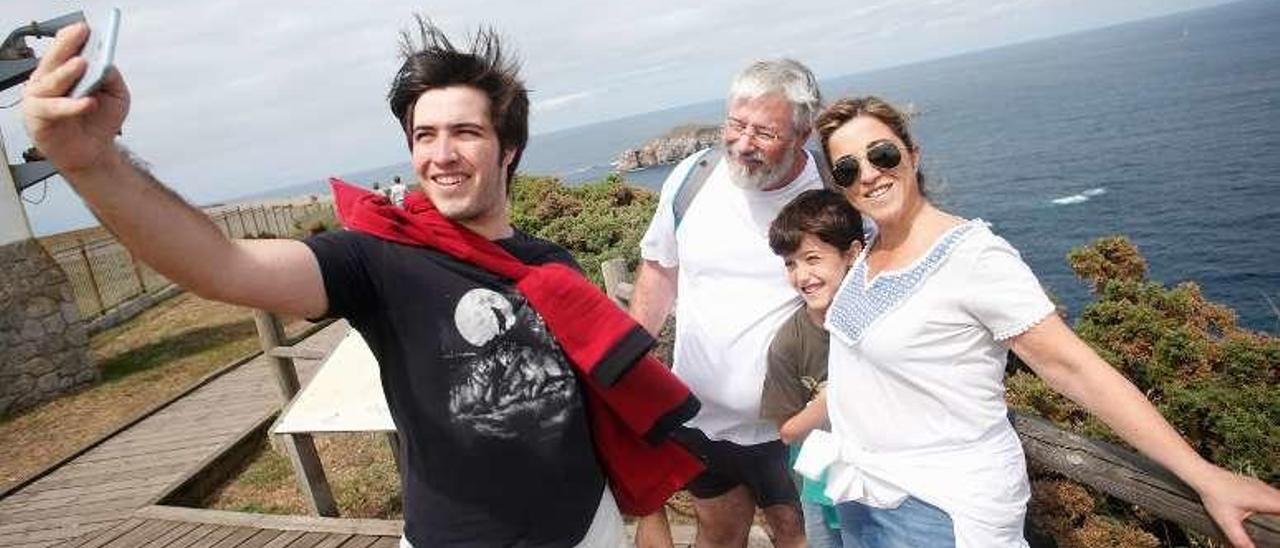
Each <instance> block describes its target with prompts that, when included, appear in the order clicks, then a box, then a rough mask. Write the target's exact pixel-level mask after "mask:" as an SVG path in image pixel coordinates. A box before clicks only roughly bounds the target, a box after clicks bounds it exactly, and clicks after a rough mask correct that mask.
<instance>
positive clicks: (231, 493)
mask: <svg viewBox="0 0 1280 548" xmlns="http://www.w3.org/2000/svg"><path fill="white" fill-rule="evenodd" d="M315 440H316V451H317V452H318V453H320V461H321V462H322V463H323V464H324V471H325V476H326V477H327V478H328V480H329V487H330V489H331V490H332V492H333V498H334V500H335V501H336V502H337V504H338V513H339V515H341V516H342V517H344V518H369V519H402V516H403V514H402V512H403V509H402V505H401V504H402V503H401V498H400V477H399V475H398V474H397V473H396V465H395V462H394V461H393V460H392V457H391V450H390V449H389V448H388V446H387V443H386V438H385V437H384V436H383V435H382V434H373V433H362V434H332V435H324V436H315ZM205 506H206V507H208V508H214V509H218V510H232V511H236V512H256V513H264V514H288V515H306V514H308V513H310V511H309V510H308V509H307V505H306V503H305V502H304V501H303V498H302V494H301V492H299V491H298V486H297V483H296V481H295V480H294V477H293V469H292V467H291V466H290V465H289V459H288V458H287V457H285V456H284V455H283V454H281V453H280V452H278V451H276V450H275V449H273V448H271V447H264V448H263V449H262V451H260V452H259V453H258V454H257V455H256V456H254V458H253V459H252V460H251V461H250V462H249V463H248V465H247V466H245V468H244V470H243V471H241V472H240V474H239V475H238V476H237V477H236V478H235V479H234V480H232V481H231V482H229V483H228V484H227V485H225V486H223V487H222V488H221V489H219V490H218V492H216V493H214V494H213V496H212V497H210V500H209V501H207V502H206V504H205Z"/></svg>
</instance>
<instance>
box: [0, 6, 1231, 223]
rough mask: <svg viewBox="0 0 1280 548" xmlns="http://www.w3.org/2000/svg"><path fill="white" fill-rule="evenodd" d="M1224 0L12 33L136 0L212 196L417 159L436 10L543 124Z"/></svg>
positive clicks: (299, 17)
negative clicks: (421, 40) (407, 74)
mask: <svg viewBox="0 0 1280 548" xmlns="http://www.w3.org/2000/svg"><path fill="white" fill-rule="evenodd" d="M1219 1H1220V0H1178V1H1176V2H1172V1H1167V0H1131V1H1130V2H1112V1H1109V0H1079V1H1071V0H1035V1H1031V2H1025V1H1018V2H1013V1H1006V2H1003V3H1001V4H995V5H992V4H989V3H987V2H984V1H981V0H920V1H914V2H903V1H890V0H868V1H861V2H857V3H849V2H840V1H836V0H826V1H820V2H806V3H799V4H785V3H780V2H777V1H776V0H771V1H764V0H732V1H731V0H707V1H704V2H700V3H697V4H692V5H691V4H689V3H687V2H675V1H656V2H583V3H579V2H567V1H563V0H551V1H546V2H533V3H530V2H514V1H509V2H486V3H475V2H470V1H466V0H438V1H435V2H432V3H431V4H430V5H425V4H422V3H421V2H416V1H407V0H370V1H366V2H360V3H354V2H353V3H318V2H303V1H300V0H292V1H276V2H258V1H255V0H211V1H206V2H171V1H165V0H88V1H85V2H82V3H77V4H72V3H69V2H50V1H48V0H5V2H4V6H5V9H4V14H3V15H2V16H0V26H4V25H7V26H8V28H0V33H7V31H8V30H9V29H10V28H13V27H15V26H17V25H19V24H22V23H24V22H26V21H30V20H33V19H35V20H42V19H46V18H49V17H53V16H56V15H60V14H62V13H66V12H68V11H71V10H73V9H77V8H80V7H83V9H85V11H87V12H90V13H95V12H101V11H102V10H103V9H105V8H106V7H107V6H110V5H120V6H121V7H122V10H123V20H122V25H121V37H120V48H119V51H118V54H119V55H118V65H119V66H120V68H121V70H122V72H124V74H125V77H126V79H127V81H128V83H129V85H130V88H131V91H132V92H133V98H134V102H133V107H132V112H131V114H130V117H129V119H128V121H127V123H126V126H125V137H124V139H125V141H126V142H127V143H129V145H130V146H132V147H133V148H135V150H137V151H138V152H139V153H141V154H142V155H143V156H144V157H146V158H147V159H148V160H149V161H150V162H151V163H152V164H153V165H154V166H155V169H156V171H157V172H158V173H159V174H160V175H161V176H162V177H163V178H164V179H165V180H166V181H167V182H168V183H170V184H171V185H172V186H173V187H174V188H175V189H177V190H178V192H180V193H182V194H183V195H185V196H188V197H191V198H193V199H196V200H200V201H206V200H217V199H225V198H228V197H233V196H236V195H241V194H245V193H248V192H254V191H258V190H262V189H263V188H264V187H269V186H273V185H274V186H280V185H285V184H290V183H295V182H299V181H305V180H310V179H317V178H321V177H323V176H326V175H329V174H333V173H344V172H351V171H355V170H359V169H363V168H368V167H373V166H379V165H386V164H390V163H394V162H399V161H403V160H404V158H405V152H404V148H403V145H402V143H401V140H400V135H399V131H398V130H397V128H396V126H395V124H394V122H393V121H392V119H391V116H390V114H389V113H388V112H387V107H386V104H385V96H386V92H387V86H388V84H389V82H390V78H391V75H392V73H393V72H394V71H395V69H396V67H397V66H398V60H397V58H396V57H397V41H398V38H399V36H398V33H399V31H400V30H401V29H403V28H405V27H407V26H408V25H409V24H410V23H411V18H410V15H411V14H412V13H413V12H415V11H419V10H422V9H424V8H425V9H427V10H428V13H427V15H430V16H432V17H434V19H435V21H436V22H437V23H438V24H440V25H441V26H442V27H443V28H444V29H445V30H446V31H448V32H449V33H450V34H451V36H455V37H459V38H461V37H463V36H465V34H466V33H467V32H469V31H472V30H474V29H475V28H476V27H477V26H480V25H489V26H492V27H494V28H496V29H498V30H499V31H500V32H501V33H502V34H503V35H504V38H505V39H506V44H507V45H508V46H511V47H513V48H514V50H515V51H517V52H518V53H519V54H520V57H521V59H522V60H523V76H524V78H525V80H526V82H527V83H528V85H529V87H530V89H531V90H533V98H534V101H535V116H534V117H533V120H532V127H531V130H532V132H533V133H534V134H535V135H536V134H537V133H540V132H547V131H552V130H556V129H561V128H566V127H571V126H575V125H580V124H586V123H590V122H595V121H601V120H606V119H613V118H618V117H622V116H627V115H631V114H638V113H642V112H647V111H651V110H656V109H662V108H668V107H674V106H678V105H682V104H687V103H691V102H695V101H702V100H707V99H712V98H715V97H720V96H722V95H723V93H724V91H725V89H726V87H727V85H728V82H729V79H730V78H731V77H732V74H733V73H734V72H736V71H737V70H739V69H740V68H741V67H743V66H745V65H746V64H747V63H748V62H749V61H751V60H752V59H755V58H759V57H770V56H777V55H790V56H794V57H796V58H798V59H800V60H801V61H804V62H805V63H807V64H809V65H810V66H811V67H813V68H814V69H815V71H817V72H818V73H819V76H821V77H823V78H832V77H836V76H840V75H844V74H848V73H851V72H857V71H862V70H868V69H872V68H880V67H885V66H890V65H896V64H902V63H906V62H912V61H917V60H922V59H925V58H931V57H939V56H944V55H950V54H955V53H959V52H961V51H967V50H972V49H976V48H984V47H992V46H996V45H1000V44H1003V43H1008V42H1012V41H1021V40H1027V39H1030V38H1034V37H1039V36H1044V35H1048V34H1053V33H1055V32H1067V31H1071V30H1078V29H1081V28H1085V27H1089V26H1098V25H1102V24H1108V23H1114V22H1119V21H1122V20H1126V19H1133V18H1136V17H1141V16H1144V15H1155V14H1159V13H1164V12H1168V11H1174V10H1178V9H1187V8H1189V7H1195V6H1196V5H1204V4H1212V3H1217V2H1219ZM992 9H998V10H1001V11H1002V13H1001V14H1000V15H998V16H994V15H993V14H992V12H991V10H992ZM923 29H927V30H923ZM32 43H33V45H35V46H36V47H37V49H38V50H39V49H43V47H45V46H44V45H43V44H45V43H47V41H33V42H32ZM16 97H17V95H16V93H15V92H13V91H10V92H7V93H4V94H0V105H3V104H6V103H8V102H10V101H12V100H13V99H14V98H16ZM542 97H546V98H545V99H543V98H542ZM18 110H19V109H9V110H3V111H0V132H3V135H4V138H5V141H6V145H7V149H8V151H9V156H10V158H11V159H13V158H17V157H18V155H19V154H20V153H21V150H22V149H23V148H25V147H26V145H27V139H26V136H25V135H24V134H23V130H22V128H21V124H20V121H19V119H18V112H17V111H18ZM535 139H536V137H535ZM28 212H29V213H30V216H31V217H32V218H33V219H34V222H35V223H36V224H37V225H38V226H39V227H41V230H46V231H47V230H51V229H61V228H65V227H66V226H67V225H70V224H83V223H88V222H91V220H90V217H89V216H88V214H87V212H86V211H85V210H84V209H83V208H82V207H81V206H80V205H79V204H78V203H77V202H76V201H75V200H69V199H66V196H65V195H64V194H60V193H58V192H54V193H51V195H50V198H49V200H48V201H46V203H45V204H42V205H40V206H30V207H29V208H28Z"/></svg>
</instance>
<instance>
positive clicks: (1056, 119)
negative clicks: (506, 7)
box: [354, 0, 1280, 333]
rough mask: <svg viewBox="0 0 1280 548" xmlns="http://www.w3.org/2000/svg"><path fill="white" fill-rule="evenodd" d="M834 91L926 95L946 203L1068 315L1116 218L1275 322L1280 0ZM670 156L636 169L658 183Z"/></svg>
mask: <svg viewBox="0 0 1280 548" xmlns="http://www.w3.org/2000/svg"><path fill="white" fill-rule="evenodd" d="M850 55H856V52H850ZM819 76H820V77H822V76H823V75H819ZM727 78H728V76H727V75H726V86H727V85H728V82H727ZM823 92H824V94H825V95H826V96H827V98H828V100H830V99H833V98H837V97H840V96H843V95H847V94H869V93H873V94H878V95H882V96H884V97H886V98H888V99H890V100H891V101H894V102H895V103H898V104H900V105H910V106H911V107H912V108H913V109H914V110H916V111H917V112H918V113H919V116H918V118H917V119H916V121H915V124H914V131H915V133H916V135H915V136H916V140H917V141H918V143H919V144H920V145H921V147H922V149H923V151H924V168H925V172H926V174H927V176H928V177H929V178H930V185H931V186H932V189H931V191H932V193H933V196H934V197H935V198H936V201H937V202H938V203H939V204H940V205H941V206H942V207H943V208H944V209H947V210H949V211H951V212H953V213H956V214H958V215H961V216H964V217H970V218H973V217H979V218H982V219H984V220H986V221H988V222H991V223H992V224H993V225H994V229H995V231H996V232H997V233H998V234H1000V235H1002V236H1004V237H1005V238H1006V239H1008V240H1009V241H1010V242H1011V243H1012V244H1013V245H1014V246H1015V247H1017V248H1018V249H1019V250H1020V251H1021V253H1022V255H1023V258H1024V259H1025V260H1026V261H1027V262H1028V263H1029V264H1030V265H1031V267H1032V268H1033V269H1034V270H1035V272H1036V274H1037V275H1038V276H1039V277H1040V280H1041V282H1042V283H1043V284H1044V285H1045V286H1046V288H1047V289H1049V290H1050V291H1051V292H1052V293H1053V294H1054V295H1056V296H1057V297H1058V298H1059V299H1060V300H1061V301H1062V302H1063V304H1065V305H1066V306H1067V308H1068V312H1069V313H1070V314H1072V315H1073V316H1074V315H1077V314H1079V312H1080V310H1081V308H1082V307H1083V305H1084V303H1086V302H1087V301H1088V300H1089V299H1090V296H1089V294H1088V290H1087V288H1086V287H1085V286H1084V285H1083V284H1082V283H1080V282H1079V280H1077V279H1076V278H1075V276H1074V275H1073V274H1072V273H1071V271H1070V269H1069V267H1068V265H1067V263H1066V255H1067V253H1068V252H1069V251H1070V250H1071V249H1072V248H1073V247H1077V246H1080V245H1084V244H1086V243H1088V242H1090V241H1092V240H1093V239H1095V238H1098V237H1101V236H1105V235H1111V234H1123V235H1126V236H1128V237H1129V238H1130V239H1132V240H1133V241H1134V242H1135V243H1136V244H1137V246H1138V247H1139V249H1140V250H1141V252H1142V253H1143V255H1144V256H1145V257H1146V259H1147V261H1148V265H1149V270H1150V275H1151V277H1152V278H1153V279H1156V280H1159V281H1161V282H1164V283H1167V284H1174V283H1178V282H1181V281H1184V280H1193V281H1195V282H1197V283H1199V284H1200V286H1201V288H1202V289H1203V291H1204V293H1205V294H1206V295H1207V296H1208V297H1209V298H1210V299H1212V300H1214V301H1218V302H1221V303H1224V304H1227V305H1229V306H1231V307H1232V308H1234V309H1235V310H1236V311H1237V312H1238V313H1239V315H1240V320H1241V323H1242V324H1243V325H1245V326H1247V327H1250V328H1252V329H1255V330H1265V331H1269V332H1272V333H1276V332H1280V312H1277V311H1275V310H1274V309H1273V308H1272V305H1271V304H1269V301H1268V300H1270V301H1274V302H1275V303H1277V305H1280V2H1274V1H1270V0H1249V1H1245V2H1239V3H1234V4H1228V5H1225V6H1218V7H1215V8H1209V9H1205V10H1198V11H1193V12H1186V13H1182V14H1177V15H1173V16H1168V17H1162V18H1158V19H1150V20H1146V21H1140V22H1136V23H1130V24H1126V25H1121V26H1116V27H1110V28H1105V29H1099V30H1094V31H1088V32H1085V33H1079V34H1073V35H1069V36H1064V37H1059V38H1054V39H1049V40H1042V41H1037V42H1029V43H1025V44H1017V45H1013V46H1007V47H1003V48H999V49H993V50H987V51H983V52H977V53H972V54H967V55H962V56H957V57H950V58H946V59H941V60H936V61H930V62H925V63H918V64H913V65H907V66H901V67H897V68H893V69H887V70H881V71H876V72H870V73H863V74H857V75H852V76H847V77H839V78H834V79H824V80H823ZM723 116H724V111H723V100H720V99H717V100H713V101H708V102H704V103H698V104H693V105H686V106H681V107H677V108H671V109H666V110H661V111H657V112H652V113H648V114H645V115H642V116H635V117H630V118H625V119H620V120H613V121H608V122H602V123H598V124H593V125H588V126H583V127H578V128H573V129H568V130H563V131H559V132H555V133H551V134H543V135H535V136H534V137H532V138H531V140H530V145H529V148H528V150H527V151H526V153H525V156H524V160H523V162H522V166H521V168H522V171H525V172H528V173H539V174H550V175H558V176H560V177H561V178H562V179H563V180H565V181H567V182H570V183H578V182H582V181H589V180H594V179H599V178H600V177H603V176H604V175H606V174H608V173H609V172H611V170H612V168H611V166H610V162H611V161H612V160H613V159H614V158H615V157H616V156H617V154H618V152H620V151H621V150H623V149H625V148H629V147H636V146H639V145H640V144H643V143H644V142H645V141H647V140H648V139H650V138H652V137H655V136H658V135H661V134H662V133H664V132H665V131H666V130H667V129H669V128H671V127H673V126H676V125H679V124H683V123H689V122H703V123H717V122H718V121H719V120H721V119H722V118H723ZM669 170H670V168H669V167H659V168H653V169H648V170H643V171H639V172H633V173H628V174H626V177H627V179H628V180H630V181H631V182H633V183H635V184H638V185H641V186H645V187H647V188H652V189H656V188H658V187H659V186H660V185H661V183H662V180H663V179H664V178H665V176H666V174H667V172H668V171H669ZM408 172H409V170H408V168H407V166H406V165H400V166H388V167H387V168H384V169H382V170H374V171H372V172H365V173H363V174H356V176H354V178H356V179H357V180H369V181H375V180H378V181H382V180H387V179H389V178H390V175H392V174H407V173H408Z"/></svg>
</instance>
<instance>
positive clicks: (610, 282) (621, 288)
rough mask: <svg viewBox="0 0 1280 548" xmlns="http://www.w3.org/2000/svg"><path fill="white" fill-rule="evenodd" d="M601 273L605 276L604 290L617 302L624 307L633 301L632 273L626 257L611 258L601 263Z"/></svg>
mask: <svg viewBox="0 0 1280 548" xmlns="http://www.w3.org/2000/svg"><path fill="white" fill-rule="evenodd" d="M600 273H601V274H602V275H603V276H604V292H605V294H606V295H608V296H609V298H610V299H612V300H613V302H614V303H615V304H617V305H618V306H620V307H622V308H624V309H625V308H626V307H627V303H628V302H630V301H631V289H632V287H631V283H630V278H631V274H630V273H629V272H627V261H626V259H609V260H607V261H605V262H603V263H600Z"/></svg>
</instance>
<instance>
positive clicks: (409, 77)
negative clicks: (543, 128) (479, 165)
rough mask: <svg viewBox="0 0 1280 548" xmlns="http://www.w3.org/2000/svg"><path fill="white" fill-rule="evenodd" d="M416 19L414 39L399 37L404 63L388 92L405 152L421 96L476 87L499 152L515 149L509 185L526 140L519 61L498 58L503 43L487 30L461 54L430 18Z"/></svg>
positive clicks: (526, 101) (403, 34) (525, 97)
mask: <svg viewBox="0 0 1280 548" xmlns="http://www.w3.org/2000/svg"><path fill="white" fill-rule="evenodd" d="M414 20H415V21H416V22H417V33H416V34H417V36H416V37H415V36H414V33H413V32H412V31H410V30H404V31H401V33H400V55H401V57H403V58H404V64H403V65H400V70H399V71H398V72H396V76H395V79H394V80H392V81H391V91H389V92H388V93H387V102H388V103H389V104H390V106H391V114H392V115H393V116H395V117H396V119H397V120H399V121H400V128H401V129H403V130H404V132H405V138H406V140H407V141H408V143H409V148H410V149H412V148H413V107H414V105H415V104H417V102H418V97H419V96H421V95H422V94H423V93H425V92H427V91H430V90H432V89H438V88H444V87H449V86H468V87H471V88H475V89H476V90H478V91H480V92H481V93H484V94H485V95H486V96H487V97H488V98H489V121H490V123H492V124H493V127H494V130H495V131H497V133H498V142H499V143H500V144H501V146H502V151H503V152H504V153H505V152H507V151H509V150H514V151H515V156H514V158H513V159H512V160H511V165H510V166H509V167H508V168H507V184H508V185H510V184H511V181H513V180H514V178H515V174H516V166H517V165H519V164H520V155H521V154H522V153H523V152H524V146H525V143H527V142H528V141H529V92H528V90H526V89H525V87H524V82H521V81H520V78H519V70H520V64H519V62H517V61H516V60H515V59H511V58H508V57H504V56H503V55H502V44H501V43H500V42H501V40H500V38H499V36H498V33H497V31H495V30H493V29H491V28H482V29H479V30H478V31H476V33H475V34H474V35H472V36H471V44H470V45H469V46H468V48H467V50H466V51H461V50H459V49H458V48H456V47H454V45H453V43H452V42H450V41H449V37H448V36H446V35H445V33H444V31H443V30H441V29H440V27H437V26H436V25H435V23H432V22H431V20H430V19H428V18H426V17H423V16H421V15H415V16H414Z"/></svg>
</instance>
